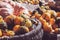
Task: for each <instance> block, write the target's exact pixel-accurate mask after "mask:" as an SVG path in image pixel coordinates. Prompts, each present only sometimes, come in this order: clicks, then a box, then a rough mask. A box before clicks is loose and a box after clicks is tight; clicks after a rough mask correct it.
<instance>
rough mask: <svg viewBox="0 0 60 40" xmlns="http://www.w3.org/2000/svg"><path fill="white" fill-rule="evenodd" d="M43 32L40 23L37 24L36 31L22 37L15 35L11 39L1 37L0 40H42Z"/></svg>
mask: <svg viewBox="0 0 60 40" xmlns="http://www.w3.org/2000/svg"><path fill="white" fill-rule="evenodd" d="M42 36H43V30H42V26H41V23H40V22H39V23H38V25H37V27H36V29H34V30H32V31H30V32H29V33H26V34H23V35H15V36H13V37H3V38H0V40H42Z"/></svg>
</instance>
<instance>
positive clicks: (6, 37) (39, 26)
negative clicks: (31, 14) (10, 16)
mask: <svg viewBox="0 0 60 40" xmlns="http://www.w3.org/2000/svg"><path fill="white" fill-rule="evenodd" d="M37 21H38V25H37V27H36V28H35V29H34V30H32V31H30V32H28V33H25V34H22V35H15V36H4V37H0V39H11V38H18V37H25V36H29V35H31V34H34V33H36V31H38V30H40V29H41V28H42V24H41V22H40V21H39V20H37Z"/></svg>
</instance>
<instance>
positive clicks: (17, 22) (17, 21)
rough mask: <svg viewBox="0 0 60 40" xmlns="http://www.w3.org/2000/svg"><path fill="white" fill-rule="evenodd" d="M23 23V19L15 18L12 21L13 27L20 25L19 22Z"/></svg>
mask: <svg viewBox="0 0 60 40" xmlns="http://www.w3.org/2000/svg"><path fill="white" fill-rule="evenodd" d="M23 21H24V18H22V17H19V16H16V18H15V19H14V24H15V25H20V24H21V22H23Z"/></svg>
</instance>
